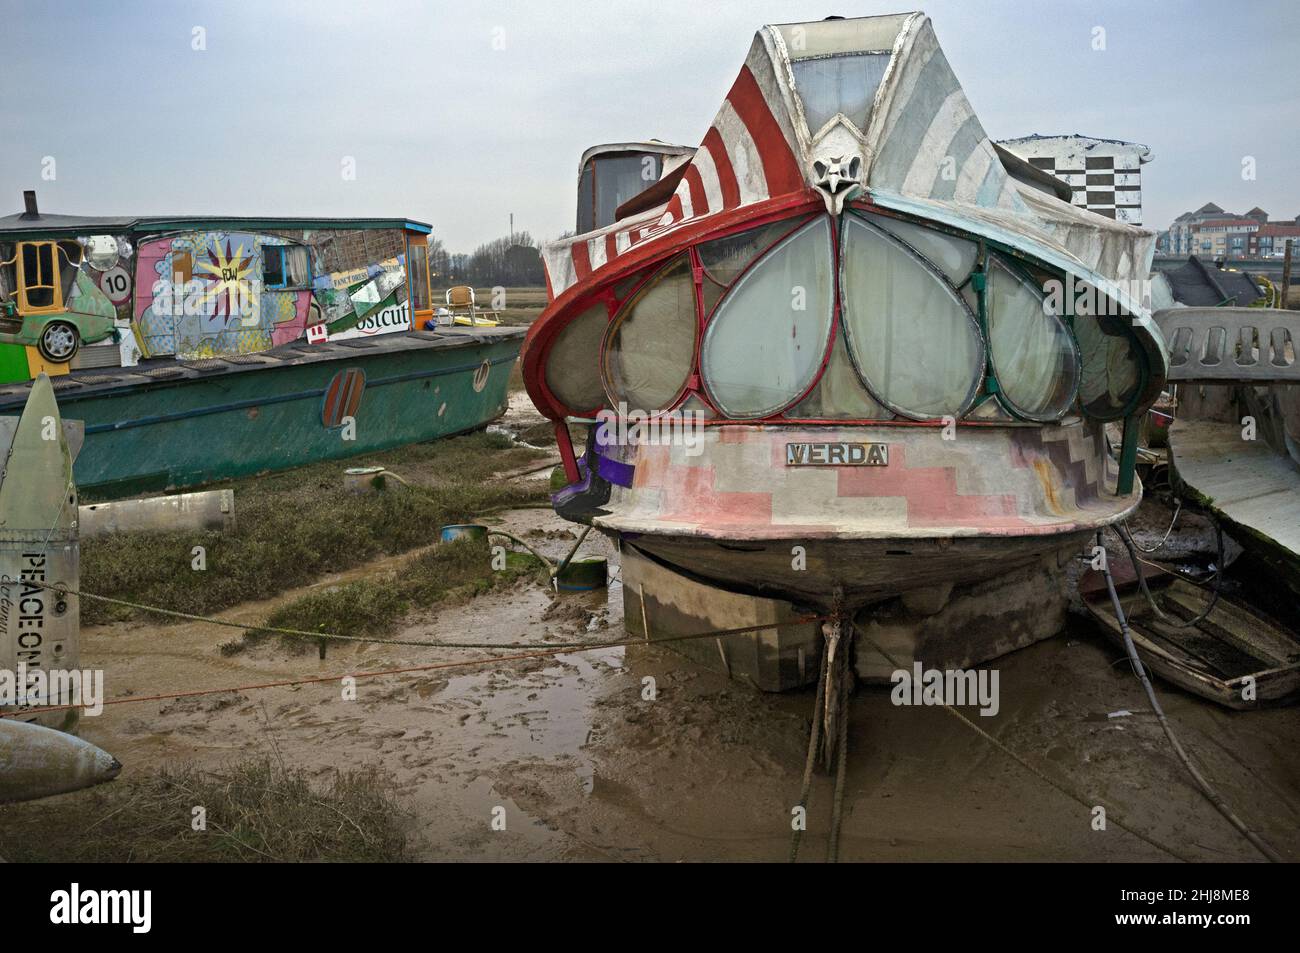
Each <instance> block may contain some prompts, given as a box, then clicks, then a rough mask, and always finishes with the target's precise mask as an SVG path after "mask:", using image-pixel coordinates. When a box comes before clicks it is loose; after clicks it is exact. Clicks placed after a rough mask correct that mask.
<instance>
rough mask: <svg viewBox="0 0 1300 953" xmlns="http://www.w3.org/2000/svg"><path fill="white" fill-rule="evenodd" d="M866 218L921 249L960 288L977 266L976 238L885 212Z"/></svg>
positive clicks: (922, 253) (921, 252)
mask: <svg viewBox="0 0 1300 953" xmlns="http://www.w3.org/2000/svg"><path fill="white" fill-rule="evenodd" d="M865 217H866V218H867V219H868V220H869V221H870V222H871V223H872V224H873V225H879V226H880V227H881V228H883V229H884V230H885V231H887V232H889V234H891V235H893V236H894V237H895V238H900V239H902V240H903V241H904V242H905V243H906V244H908V245H911V246H912V247H913V248H914V249H916V251H918V252H920V254H921V256H922V257H923V258H925V259H926V261H928V262H929V263H930V264H932V265H934V267H936V268H938V269H939V270H940V271H942V272H943V274H944V277H946V278H947V279H948V280H949V281H951V282H952V284H953V287H955V288H960V287H961V286H962V285H963V284H964V283H965V281H966V279H967V278H969V277H970V273H971V271H972V270H974V268H975V258H976V257H977V256H978V254H979V246H978V245H976V244H975V243H974V242H972V241H968V240H967V239H965V238H958V237H957V236H955V235H949V234H948V233H946V232H940V231H936V230H935V229H933V228H925V227H924V226H922V225H917V224H915V223H913V222H904V221H903V220H901V219H897V218H886V217H885V216H883V215H867V216H865Z"/></svg>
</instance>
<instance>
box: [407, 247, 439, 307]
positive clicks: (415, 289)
mask: <svg viewBox="0 0 1300 953" xmlns="http://www.w3.org/2000/svg"><path fill="white" fill-rule="evenodd" d="M406 261H407V263H408V265H409V267H410V276H409V277H410V279H411V308H412V310H415V311H428V310H430V309H431V308H432V307H433V305H432V304H431V303H430V299H429V248H428V246H427V245H424V244H420V245H416V244H414V243H412V244H411V245H410V246H409V247H408V248H407V249H406ZM412 326H414V325H412Z"/></svg>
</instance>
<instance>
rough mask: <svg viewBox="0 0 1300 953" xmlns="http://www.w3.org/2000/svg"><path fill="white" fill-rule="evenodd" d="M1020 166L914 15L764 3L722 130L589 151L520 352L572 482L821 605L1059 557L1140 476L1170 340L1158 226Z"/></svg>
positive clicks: (786, 596)
mask: <svg viewBox="0 0 1300 953" xmlns="http://www.w3.org/2000/svg"><path fill="white" fill-rule="evenodd" d="M588 164H591V165H593V166H594V169H593V170H592V173H591V174H590V175H588V169H587V165H588ZM1022 166H1023V163H1019V164H1017V163H1016V162H1014V161H1010V160H1008V159H1005V158H1004V156H1003V155H1002V154H1000V153H999V151H998V150H997V149H996V148H995V147H994V145H993V144H992V142H991V141H990V140H989V138H988V136H987V134H986V133H985V131H984V129H983V127H982V126H981V124H980V122H979V120H978V118H977V117H976V115H975V113H974V111H973V109H972V108H971V106H970V104H969V102H968V101H967V100H966V97H965V95H964V93H963V92H962V89H961V86H960V84H959V83H958V82H957V79H956V77H955V76H954V75H953V73H952V70H951V69H950V67H949V66H948V62H947V60H946V58H945V57H944V54H943V52H942V50H941V49H940V47H939V43H938V40H937V38H936V36H935V32H934V30H933V28H932V26H931V23H930V21H929V19H928V18H927V17H925V16H924V15H923V14H919V13H909V14H900V15H894V16H882V17H869V18H863V19H853V20H844V19H831V20H826V21H820V22H808V23H793V24H780V25H773V26H766V27H763V28H762V29H761V30H760V31H759V32H758V34H757V35H756V37H755V38H754V41H753V44H752V45H751V47H750V50H749V54H748V56H747V57H746V59H745V62H744V64H743V66H742V67H741V70H740V73H739V75H738V76H737V79H736V81H735V83H734V84H733V85H732V87H731V89H730V91H729V92H728V93H727V95H726V99H725V101H724V102H723V104H722V107H721V109H720V110H719V112H718V114H717V117H716V118H715V119H714V121H713V124H712V125H711V127H710V128H709V129H708V131H707V133H706V134H705V136H704V137H703V140H702V143H701V145H700V146H699V147H698V148H696V149H688V150H682V149H680V148H679V147H672V148H664V147H663V144H661V143H645V144H634V143H629V144H624V145H623V146H622V147H621V148H619V149H615V148H611V147H603V148H602V149H601V150H598V151H597V152H595V153H592V154H589V155H588V156H585V157H584V166H583V170H582V173H583V179H582V183H583V184H584V186H586V187H588V188H591V189H594V190H595V191H594V198H588V197H586V196H583V198H582V199H580V205H579V209H580V221H579V231H580V232H581V234H578V235H576V236H575V237H573V238H567V239H564V240H562V241H559V242H557V243H554V244H551V245H549V246H547V247H546V248H545V249H544V260H545V263H546V269H547V278H548V283H549V289H550V292H551V295H552V300H551V302H550V304H549V306H548V307H547V308H546V310H545V311H544V313H543V314H542V316H541V318H540V319H539V320H538V321H537V322H536V323H535V324H534V326H533V328H532V329H531V331H530V332H529V336H528V339H527V341H526V343H525V345H524V351H523V358H522V359H523V368H524V376H525V381H526V383H527V386H528V391H529V394H530V396H531V397H532V399H533V401H534V403H535V404H536V405H537V407H538V408H539V409H540V410H541V411H542V413H544V414H545V415H546V416H547V417H549V418H551V419H552V420H553V421H555V425H556V436H557V441H558V442H559V445H560V450H561V453H562V455H563V457H564V460H565V470H566V474H567V477H568V479H569V481H570V485H569V486H568V487H566V488H565V489H564V490H562V491H561V492H560V493H559V494H558V495H557V496H556V498H555V503H556V508H557V510H558V511H559V512H560V513H561V514H563V515H564V516H566V517H568V518H570V519H572V520H575V521H577V522H582V523H587V524H590V525H592V526H595V527H596V528H598V529H599V530H601V531H602V532H604V533H606V534H608V535H610V536H612V537H614V538H616V539H617V540H619V541H620V542H621V544H622V545H624V546H625V547H633V548H634V549H635V550H636V551H637V552H639V553H641V554H643V555H645V556H647V557H648V558H651V559H653V560H655V561H657V562H659V563H660V564H662V565H664V566H666V567H669V568H671V569H672V570H674V571H675V572H678V573H681V574H684V575H687V576H689V577H691V578H693V579H696V580H700V581H703V582H706V583H708V584H709V585H713V586H717V587H722V588H726V589H728V590H732V591H735V592H741V593H748V594H753V595H762V596H771V597H775V598H779V599H783V600H788V601H791V602H794V603H796V604H799V605H805V606H813V607H817V608H820V609H826V610H833V609H835V608H836V607H839V608H840V609H852V608H856V607H860V606H863V605H867V604H870V603H873V602H876V601H879V600H882V599H885V598H888V597H891V596H894V595H898V594H900V593H908V592H925V591H934V592H936V593H940V594H941V596H940V598H939V599H938V600H937V601H938V603H939V604H941V603H942V598H944V597H943V596H942V593H944V592H946V591H951V588H952V586H953V585H963V584H970V583H975V582H977V581H979V580H982V579H988V578H990V577H993V576H996V575H998V574H1001V573H1006V572H1008V571H1010V570H1012V569H1015V568H1016V567H1019V566H1026V565H1029V564H1034V563H1036V562H1038V561H1044V560H1046V561H1048V562H1051V563H1052V564H1054V565H1056V566H1058V567H1059V565H1061V564H1063V562H1064V561H1065V560H1066V558H1067V557H1068V554H1069V553H1071V552H1074V551H1077V550H1078V549H1079V548H1080V547H1081V546H1083V544H1084V543H1085V542H1086V541H1087V540H1088V539H1089V538H1090V537H1091V536H1092V535H1093V534H1094V533H1095V531H1096V530H1097V528H1098V527H1101V526H1104V525H1106V524H1109V523H1112V522H1114V521H1116V520H1119V519H1121V518H1123V517H1124V516H1125V515H1126V514H1128V513H1129V512H1130V511H1131V510H1132V509H1133V508H1134V507H1135V506H1136V505H1137V503H1138V501H1139V498H1140V493H1141V487H1140V484H1139V483H1138V482H1137V481H1136V480H1135V477H1134V459H1135V452H1136V445H1137V440H1136V421H1137V420H1138V419H1139V418H1140V417H1141V415H1142V414H1143V413H1144V412H1145V410H1146V408H1147V407H1148V406H1149V405H1150V404H1151V403H1152V402H1153V401H1154V400H1155V399H1156V398H1157V397H1158V395H1159V394H1160V392H1161V387H1162V385H1163V382H1164V379H1165V373H1166V356H1165V349H1164V344H1163V341H1162V338H1161V335H1160V332H1159V330H1158V328H1156V326H1155V325H1154V324H1153V323H1152V321H1151V318H1150V312H1149V309H1148V308H1147V307H1146V306H1145V305H1144V302H1143V301H1142V300H1141V295H1140V293H1135V292H1134V286H1133V282H1138V281H1140V280H1141V279H1144V278H1145V277H1146V276H1147V274H1148V273H1149V265H1150V260H1151V253H1152V248H1153V241H1154V236H1153V235H1152V234H1151V233H1150V232H1146V231H1143V230H1141V229H1137V228H1133V227H1130V226H1127V225H1123V224H1121V223H1118V222H1115V221H1113V220H1110V219H1107V218H1103V217H1101V216H1099V215H1096V214H1093V213H1090V212H1088V211H1086V210H1084V209H1080V208H1076V207H1074V206H1071V205H1069V204H1068V203H1066V202H1064V201H1062V200H1061V199H1060V198H1059V197H1058V194H1057V192H1058V190H1057V189H1055V188H1053V187H1052V186H1051V185H1050V184H1046V185H1045V184H1044V182H1043V181H1042V179H1043V176H1041V175H1029V174H1026V173H1025V170H1024V169H1023V168H1022ZM638 169H642V170H652V171H653V173H654V174H653V176H652V178H653V181H651V182H649V183H647V185H648V187H645V188H643V189H642V190H641V191H640V192H639V193H638V194H635V195H633V197H631V198H626V199H625V198H623V196H624V195H625V194H626V191H625V190H626V189H627V186H628V182H627V177H628V176H629V175H631V174H632V173H633V172H634V171H635V170H638ZM602 188H610V189H614V190H615V193H616V194H617V196H618V198H619V201H620V202H621V204H618V205H617V207H615V203H614V202H612V201H605V200H603V198H602V197H603V193H602V192H601V189H602ZM592 209H596V210H600V209H613V212H612V214H611V215H609V216H607V217H605V218H602V217H601V216H600V215H599V214H598V211H597V212H592ZM583 213H585V214H583ZM1139 290H1140V289H1139ZM1107 421H1123V422H1124V439H1123V445H1122V447H1119V448H1115V451H1116V452H1114V453H1112V452H1110V451H1111V448H1109V447H1108V446H1107V443H1106V439H1105V435H1104V431H1103V426H1104V424H1105V422H1107ZM584 427H585V428H586V429H587V434H586V442H585V446H584V445H583V444H582V442H581V441H579V442H578V445H577V446H575V445H574V441H573V440H572V439H571V429H572V430H576V431H577V432H579V433H580V432H581V430H582V428H584Z"/></svg>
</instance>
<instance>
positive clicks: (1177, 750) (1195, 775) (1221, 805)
mask: <svg viewBox="0 0 1300 953" xmlns="http://www.w3.org/2000/svg"><path fill="white" fill-rule="evenodd" d="M1215 526H1216V527H1217V526H1218V524H1217V523H1216V524H1215ZM1121 538H1124V537H1123V534H1121ZM1125 541H1126V542H1127V539H1126V540H1125ZM1101 542H1102V536H1101V530H1098V531H1097V543H1098V545H1101ZM1129 553H1130V555H1132V550H1131V549H1130V550H1129ZM1219 561H1220V564H1219V566H1218V567H1217V569H1218V572H1219V573H1222V572H1223V565H1222V561H1223V531H1222V530H1221V529H1220V530H1219ZM1133 566H1134V568H1135V569H1137V572H1138V576H1139V578H1140V577H1141V575H1142V570H1141V568H1139V567H1138V565H1137V557H1136V556H1134V557H1133ZM1101 571H1102V575H1104V576H1105V577H1106V590H1107V592H1108V593H1109V594H1110V603H1111V606H1112V607H1113V608H1114V610H1115V619H1116V621H1117V622H1118V623H1119V629H1120V632H1121V634H1122V635H1123V636H1124V648H1125V650H1126V651H1127V652H1128V657H1129V660H1130V661H1132V663H1133V670H1134V672H1136V673H1137V677H1138V678H1139V679H1140V680H1141V682H1142V688H1143V689H1145V691H1146V694H1147V699H1148V700H1149V701H1150V702H1151V708H1152V709H1153V710H1154V711H1155V713H1156V718H1158V719H1159V721H1160V727H1161V728H1163V729H1164V732H1165V737H1166V738H1168V739H1169V744H1170V746H1172V747H1173V749H1174V754H1176V755H1177V756H1178V760H1179V761H1181V762H1182V763H1183V767H1185V768H1186V769H1187V773H1188V774H1190V775H1191V776H1192V780H1193V781H1195V782H1196V786H1197V787H1198V788H1199V789H1200V791H1201V794H1203V795H1204V796H1205V799H1206V800H1207V801H1209V802H1210V803H1211V804H1212V805H1213V806H1214V809H1215V810H1216V811H1218V812H1219V813H1220V814H1222V815H1223V816H1224V817H1225V818H1227V820H1228V823H1230V824H1231V825H1232V826H1233V827H1235V828H1236V829H1237V831H1238V832H1240V833H1241V835H1242V836H1243V837H1245V838H1246V840H1248V841H1250V843H1251V844H1252V845H1254V847H1255V848H1256V849H1257V850H1258V851H1259V852H1260V853H1261V854H1263V855H1264V856H1265V857H1266V858H1268V859H1269V860H1270V861H1272V862H1273V863H1275V864H1276V863H1282V855H1281V854H1279V853H1278V852H1277V851H1276V850H1274V849H1273V848H1272V847H1271V846H1270V845H1269V844H1268V842H1266V841H1265V840H1264V839H1263V838H1262V837H1260V836H1259V835H1258V834H1256V833H1255V832H1254V831H1252V830H1251V829H1250V828H1249V827H1247V826H1246V824H1245V822H1244V821H1242V820H1241V818H1239V817H1238V816H1237V815H1236V813H1235V812H1234V811H1233V810H1232V808H1231V807H1229V806H1228V803H1227V802H1226V801H1225V800H1223V798H1222V797H1221V796H1220V795H1219V792H1218V791H1216V790H1215V789H1214V788H1213V787H1211V786H1210V782H1209V781H1207V780H1206V779H1205V777H1204V775H1202V774H1201V772H1200V771H1198V770H1197V769H1196V765H1194V764H1192V759H1191V758H1190V757H1188V755H1187V752H1186V751H1184V750H1183V746H1182V744H1180V743H1179V741H1178V737H1177V736H1176V735H1175V734H1174V729H1173V726H1172V725H1170V724H1169V719H1168V718H1166V717H1165V710H1164V709H1163V708H1161V707H1160V701H1159V700H1158V699H1157V698H1156V690H1155V687H1154V686H1153V685H1152V684H1151V678H1150V677H1149V676H1148V675H1147V671H1146V667H1145V666H1144V665H1143V664H1142V660H1141V659H1140V658H1138V652H1137V646H1136V645H1134V643H1133V632H1132V631H1131V630H1130V629H1129V626H1128V619H1127V618H1125V616H1124V607H1123V605H1122V604H1121V603H1120V601H1119V592H1118V591H1116V589H1115V579H1114V577H1112V576H1111V574H1110V567H1109V566H1108V565H1107V564H1106V563H1105V562H1103V563H1102V569H1101ZM1144 588H1145V587H1144ZM1146 594H1147V598H1148V599H1150V598H1151V594H1150V591H1147V593H1146ZM1218 595H1219V590H1218V587H1217V586H1216V587H1215V590H1214V598H1212V599H1211V600H1210V605H1209V606H1208V607H1207V608H1206V610H1205V612H1204V613H1203V614H1202V615H1201V616H1200V618H1201V619H1204V617H1205V616H1208V615H1209V614H1210V609H1213V608H1214V602H1215V600H1216V599H1217V598H1218ZM1154 607H1155V602H1154V600H1152V608H1154Z"/></svg>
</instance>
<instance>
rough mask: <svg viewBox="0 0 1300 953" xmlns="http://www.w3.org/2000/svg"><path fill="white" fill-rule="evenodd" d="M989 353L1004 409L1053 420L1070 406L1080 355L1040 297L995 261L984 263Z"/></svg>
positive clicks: (1060, 321)
mask: <svg viewBox="0 0 1300 953" xmlns="http://www.w3.org/2000/svg"><path fill="white" fill-rule="evenodd" d="M986 300H987V305H986V308H987V314H988V326H989V354H990V358H991V360H992V364H993V373H994V375H995V376H996V377H997V380H998V389H999V391H1000V393H1001V395H1002V399H1003V400H1004V401H1005V402H1006V404H1007V407H1008V408H1009V409H1010V410H1012V411H1013V412H1015V413H1016V414H1019V415H1020V416H1021V417H1026V418H1028V419H1030V420H1039V421H1047V420H1055V419H1056V418H1057V417H1059V416H1061V414H1063V413H1065V411H1066V410H1067V409H1068V408H1069V406H1070V404H1072V403H1073V402H1074V396H1075V393H1076V392H1077V390H1078V386H1079V354H1078V351H1077V350H1076V347H1075V344H1074V339H1073V338H1072V337H1071V336H1070V331H1069V328H1067V327H1066V326H1065V323H1064V322H1063V321H1062V320H1061V319H1060V317H1059V316H1058V315H1056V314H1053V313H1051V311H1049V310H1048V307H1047V304H1046V302H1045V301H1044V300H1043V296H1042V294H1041V293H1040V292H1039V290H1038V289H1037V288H1036V287H1034V285H1033V284H1031V283H1030V282H1029V281H1027V280H1026V279H1024V278H1021V277H1020V276H1019V275H1018V274H1016V273H1015V272H1014V271H1012V270H1011V268H1010V267H1009V266H1008V265H1007V264H1006V263H1005V262H1003V261H1002V260H1001V259H999V258H996V257H994V258H991V259H990V261H989V277H988V293H987V295H986Z"/></svg>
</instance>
